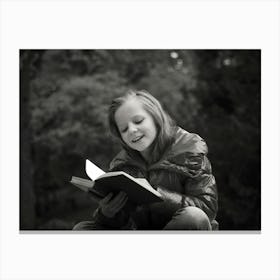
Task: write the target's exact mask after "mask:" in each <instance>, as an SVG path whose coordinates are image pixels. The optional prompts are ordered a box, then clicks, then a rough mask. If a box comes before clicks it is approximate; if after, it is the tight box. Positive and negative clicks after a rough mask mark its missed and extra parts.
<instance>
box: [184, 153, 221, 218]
mask: <svg viewBox="0 0 280 280" xmlns="http://www.w3.org/2000/svg"><path fill="white" fill-rule="evenodd" d="M185 167H186V170H187V173H188V174H187V176H186V180H185V184H184V188H185V194H184V195H183V197H182V204H183V206H196V207H199V208H201V209H202V210H203V211H204V212H205V213H206V214H207V215H208V217H209V219H210V220H213V219H215V217H216V214H217V210H218V203H217V202H218V194H217V187H216V181H215V178H214V176H213V174H212V168H211V164H210V162H209V160H208V158H207V156H206V155H205V154H190V155H188V156H187V157H186V158H185Z"/></svg>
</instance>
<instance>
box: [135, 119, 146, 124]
mask: <svg viewBox="0 0 280 280" xmlns="http://www.w3.org/2000/svg"><path fill="white" fill-rule="evenodd" d="M143 120H144V119H142V120H137V121H135V122H134V123H136V124H140V123H141V122H142V121H143Z"/></svg>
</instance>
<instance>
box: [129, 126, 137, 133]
mask: <svg viewBox="0 0 280 280" xmlns="http://www.w3.org/2000/svg"><path fill="white" fill-rule="evenodd" d="M128 131H129V133H135V132H136V131H137V127H136V126H135V125H134V124H129V125H128Z"/></svg>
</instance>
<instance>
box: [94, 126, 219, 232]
mask: <svg viewBox="0 0 280 280" xmlns="http://www.w3.org/2000/svg"><path fill="white" fill-rule="evenodd" d="M207 153H208V148H207V145H206V143H205V142H204V140H203V139H202V138H201V137H200V136H198V135H197V134H193V133H189V132H187V131H185V130H183V129H182V128H179V127H178V129H177V131H176V135H175V141H174V142H173V144H172V145H170V147H169V148H168V149H166V152H165V153H164V154H163V155H162V157H161V158H160V160H159V161H157V162H156V163H153V164H151V165H147V163H146V162H145V161H144V160H143V158H142V157H141V156H131V155H129V154H128V153H127V152H126V151H125V150H122V151H121V152H120V153H119V154H118V155H117V156H116V157H115V158H114V159H113V160H112V162H111V164H110V171H116V170H123V171H125V172H127V173H128V174H130V175H132V176H134V177H138V178H139V177H143V178H146V179H147V180H148V181H149V183H150V184H151V185H152V186H153V187H154V188H155V189H157V190H158V191H159V192H160V193H161V194H162V195H163V198H164V201H163V202H159V203H153V204H150V205H145V206H139V207H137V208H136V209H135V211H133V212H132V213H131V215H130V218H132V220H131V219H128V218H127V216H126V215H123V213H120V215H117V217H114V219H109V218H106V217H104V216H103V215H102V214H101V213H100V211H96V212H95V214H94V218H95V220H96V221H98V222H99V223H101V224H103V225H108V226H110V227H112V228H132V227H136V228H137V229H162V228H163V227H164V225H165V224H167V223H168V221H169V220H170V219H171V218H172V215H173V214H174V213H175V212H176V211H177V210H178V209H180V208H182V207H186V206H196V207H199V208H200V209H202V210H203V211H204V212H205V213H206V214H207V216H208V217H209V219H210V222H212V221H213V220H214V219H215V217H216V214H217V210H218V204H217V202H218V195H217V188H216V182H215V178H214V176H213V175H212V170H211V164H210V162H209V160H208V158H207Z"/></svg>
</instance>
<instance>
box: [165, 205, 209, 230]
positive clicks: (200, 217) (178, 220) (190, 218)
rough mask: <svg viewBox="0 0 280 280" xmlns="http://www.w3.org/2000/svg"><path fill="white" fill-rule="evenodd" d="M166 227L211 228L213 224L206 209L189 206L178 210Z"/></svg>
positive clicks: (184, 228)
mask: <svg viewBox="0 0 280 280" xmlns="http://www.w3.org/2000/svg"><path fill="white" fill-rule="evenodd" d="M165 229H181V230H211V224H210V220H209V218H208V216H207V215H206V214H205V212H204V211H202V210H201V209H200V208H198V207H194V206H188V207H185V208H182V209H180V210H178V211H177V212H176V213H175V215H174V216H173V218H172V220H171V221H170V222H169V223H168V224H167V225H166V227H165Z"/></svg>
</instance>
